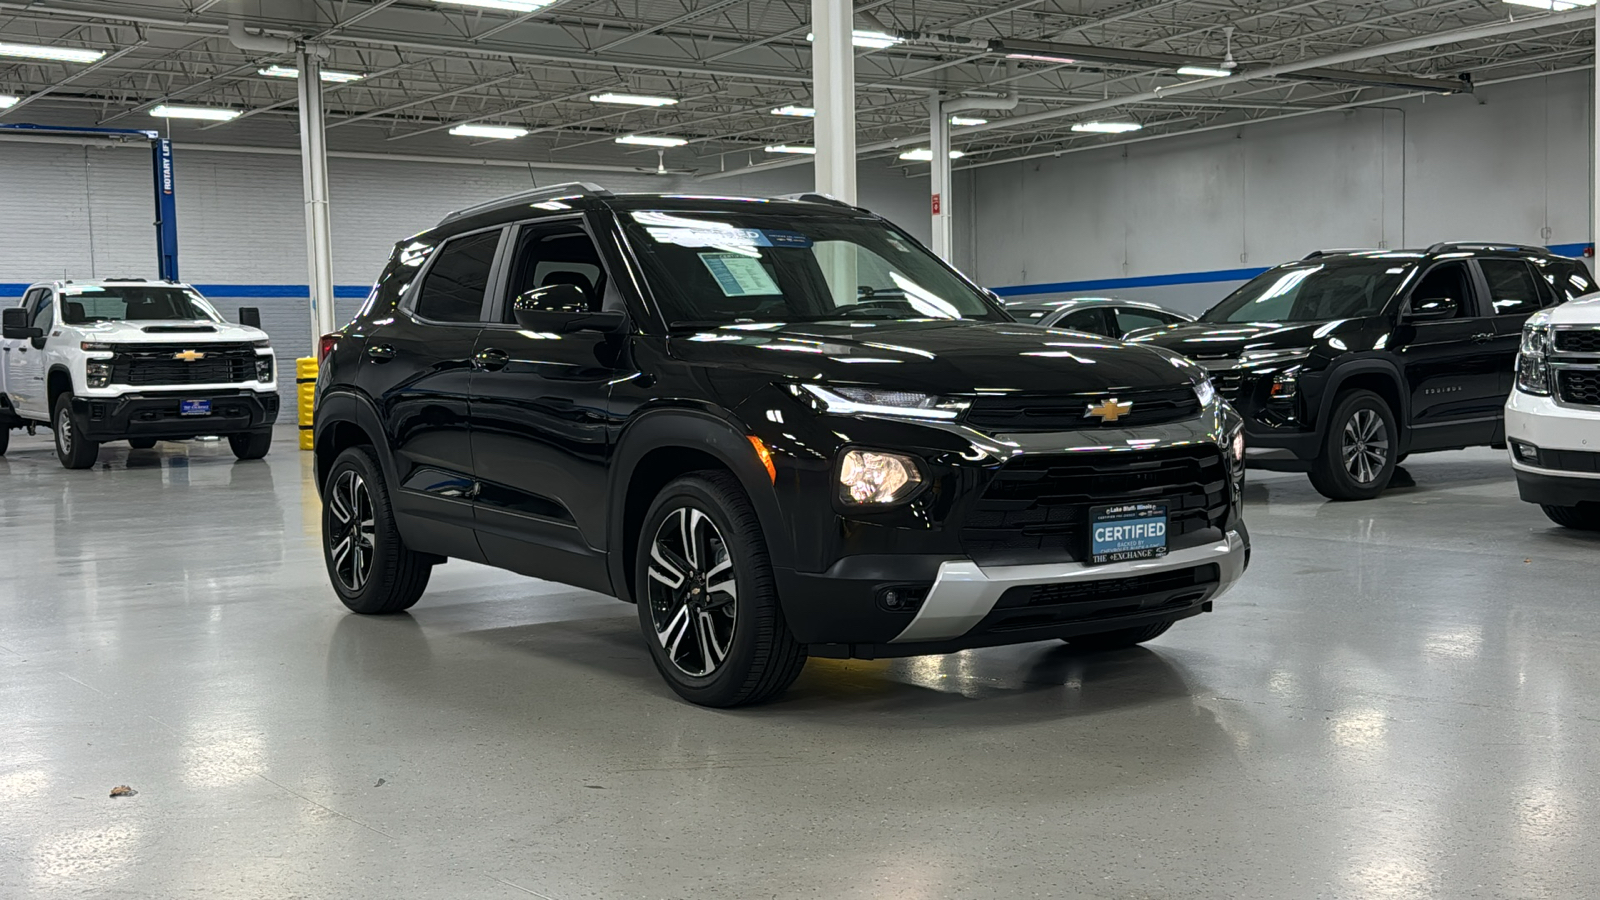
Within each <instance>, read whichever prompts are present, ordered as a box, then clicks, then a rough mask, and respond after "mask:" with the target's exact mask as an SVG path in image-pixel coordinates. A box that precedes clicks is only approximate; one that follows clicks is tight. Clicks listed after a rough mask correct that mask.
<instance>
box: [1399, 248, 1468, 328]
mask: <svg viewBox="0 0 1600 900" xmlns="http://www.w3.org/2000/svg"><path fill="white" fill-rule="evenodd" d="M1443 297H1448V298H1450V299H1452V300H1454V301H1456V303H1458V304H1460V307H1459V309H1458V311H1457V312H1456V315H1455V317H1456V318H1458V319H1469V318H1472V317H1473V316H1476V315H1477V314H1478V309H1477V306H1476V305H1475V304H1474V302H1473V299H1472V287H1471V282H1470V281H1468V279H1467V265H1466V263H1459V262H1451V263H1443V264H1440V265H1437V266H1434V267H1433V268H1432V269H1429V270H1428V274H1426V275H1424V276H1422V281H1420V282H1418V283H1417V287H1416V289H1415V290H1413V291H1412V292H1411V303H1412V304H1413V305H1415V304H1416V303H1417V302H1418V301H1421V300H1437V299H1440V298H1443Z"/></svg>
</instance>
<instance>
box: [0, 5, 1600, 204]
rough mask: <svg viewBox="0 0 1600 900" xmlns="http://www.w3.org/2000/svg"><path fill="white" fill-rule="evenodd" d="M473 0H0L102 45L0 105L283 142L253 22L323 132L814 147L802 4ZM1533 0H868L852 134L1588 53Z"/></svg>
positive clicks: (732, 159) (1554, 66)
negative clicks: (309, 50)
mask: <svg viewBox="0 0 1600 900" xmlns="http://www.w3.org/2000/svg"><path fill="white" fill-rule="evenodd" d="M472 2H474V0H371V2H363V0H320V2H313V0H276V2H260V0H245V2H240V0H221V2H219V0H131V2H117V3H112V2H95V0H79V2H52V3H50V4H48V5H43V4H38V3H27V2H0V44H24V45H41V46H46V47H67V48H78V49H87V50H97V51H104V55H103V56H101V57H99V58H98V59H95V60H93V61H89V62H74V61H63V60H42V59H35V58H27V57H10V56H6V55H3V54H0V96H11V97H15V98H17V100H16V101H15V103H14V104H12V105H11V107H10V108H0V121H10V122H17V121H31V120H33V119H35V118H39V117H43V116H46V115H47V114H48V116H49V117H50V118H51V120H52V121H65V120H68V119H71V120H73V121H74V122H76V123H78V124H95V125H101V126H116V127H141V128H142V127H150V122H151V119H150V117H149V116H150V113H151V111H152V110H154V109H156V108H157V107H174V106H181V107H201V108H203V109H213V110H224V111H227V112H228V113H234V114H236V115H235V116H233V117H232V118H229V119H226V120H222V119H217V120H213V121H207V122H203V123H198V127H199V128H201V129H202V130H203V131H204V133H205V136H204V138H203V139H204V140H208V141H215V142H218V143H246V144H248V143H277V144H282V145H285V146H288V145H291V144H292V141H293V134H292V125H293V122H294V120H295V118H294V117H295V116H296V115H297V109H298V104H297V100H296V82H295V78H296V76H297V72H296V70H295V58H294V55H293V54H292V53H281V54H273V53H269V52H262V51H260V50H244V49H241V48H240V46H239V45H238V43H237V42H236V41H232V40H230V36H229V27H230V24H232V25H233V27H234V28H235V29H238V28H239V27H240V25H241V24H242V25H243V26H245V27H246V28H247V29H248V34H249V35H252V36H256V37H260V38H267V39H270V38H287V39H291V40H293V41H299V42H309V43H313V44H317V45H320V46H322V47H325V48H327V51H328V56H327V58H326V59H325V60H323V63H322V65H323V68H324V70H325V71H324V73H323V74H322V76H321V77H322V79H323V83H324V95H325V107H326V115H327V124H328V128H329V141H330V145H329V146H330V148H331V149H346V150H349V149H362V150H392V151H393V152H395V153H429V154H434V155H453V156H469V157H494V158H502V159H525V160H529V161H539V162H541V163H545V164H548V163H570V164H573V165H575V166H576V165H582V164H584V163H586V162H587V163H597V162H606V163H610V164H616V163H623V164H633V165H637V166H639V167H641V168H651V169H654V168H655V167H656V165H657V161H658V158H660V159H664V160H665V161H666V163H667V164H668V165H671V166H673V168H674V170H675V171H698V172H700V173H703V174H707V175H708V176H709V177H716V176H718V175H721V174H733V173H735V172H737V171H740V170H743V169H746V168H748V167H751V166H755V167H759V168H765V167H771V166H782V165H792V164H796V163H803V162H807V161H808V159H807V157H806V155H805V152H804V151H805V150H806V149H809V147H810V146H811V142H812V139H813V136H812V124H813V123H812V121H811V120H809V119H808V118H806V116H805V115H804V112H805V111H806V110H807V109H808V108H810V107H811V106H812V105H813V103H812V97H811V53H812V46H811V44H810V43H809V42H808V33H809V31H810V22H809V19H810V15H811V4H810V2H809V0H555V2H551V3H547V4H542V5H541V4H540V3H539V2H538V0H526V2H520V0H519V2H511V0H500V2H498V3H493V4H491V5H495V6H499V7H501V8H499V9H486V8H480V7H477V6H473V5H471V4H472ZM477 2H482V0H477ZM1527 2H1529V0H1522V2H1521V3H1518V4H1515V5H1514V4H1511V3H1506V2H1501V0H1184V2H1177V0H1109V2H1108V0H1012V2H1009V3H1002V4H1000V5H998V6H996V5H994V4H990V3H977V2H956V0H916V2H913V0H866V2H857V3H856V4H855V16H854V23H853V24H854V27H855V28H856V29H857V32H856V44H857V46H856V59H855V68H856V85H857V108H858V114H857V122H856V127H857V147H858V151H859V152H860V153H861V155H862V156H863V157H866V158H880V157H881V158H897V157H899V156H900V155H901V154H902V153H907V152H912V151H916V150H918V149H920V150H921V151H922V152H923V153H926V152H927V141H928V130H929V125H928V109H929V107H928V102H929V97H930V96H931V95H942V96H944V97H945V98H946V99H948V100H960V99H963V98H970V99H974V100H982V99H985V98H988V99H1004V100H1006V101H1007V102H1009V100H1010V98H1013V97H1014V98H1016V101H1017V102H1016V104H1015V106H1014V108H1011V109H1001V110H998V111H992V112H988V113H985V112H981V111H980V112H976V113H973V114H971V115H968V116H965V117H963V118H962V119H961V120H960V121H957V122H955V123H954V124H955V127H954V128H952V130H951V133H950V149H951V150H952V151H953V152H955V153H959V154H961V157H960V159H959V160H958V161H957V162H956V163H955V168H957V169H960V168H964V167H970V166H982V165H991V164H995V163H997V162H1004V161H1008V160H1012V159H1019V158H1028V157H1036V156H1041V155H1052V154H1056V153H1070V152H1076V151H1078V150H1080V149H1083V148H1085V147H1093V146H1099V145H1103V144H1108V143H1122V142H1127V141H1131V140H1150V139H1154V138H1159V137H1161V136H1165V135H1172V134H1180V133H1185V132H1191V131H1195V130H1197V129H1214V128H1220V127H1229V126H1233V125H1238V124H1244V123H1249V122H1252V121H1261V120H1268V119H1275V118H1282V117H1285V116H1298V115H1306V114H1311V113H1315V112H1318V111H1323V110H1332V109H1347V108H1352V107H1353V106H1360V105H1371V104H1375V103H1381V102H1383V101H1385V100H1387V99H1394V98H1398V97H1401V96H1411V95H1415V94H1418V93H1423V94H1445V93H1460V92H1465V91H1470V90H1472V88H1473V86H1474V85H1482V84H1485V83H1488V82H1494V81H1499V80H1505V79H1510V78H1520V77H1529V76H1535V75H1538V74H1541V73H1553V72H1562V71H1568V70H1572V69H1576V68H1583V67H1587V66H1590V65H1592V60H1593V56H1594V24H1593V11H1592V10H1590V9H1587V8H1584V7H1579V8H1576V9H1570V10H1566V11H1561V10H1557V11H1551V10H1549V9H1537V8H1532V7H1530V6H1529V5H1526V4H1527ZM1553 5H1554V6H1556V7H1568V6H1569V4H1567V3H1564V2H1561V3H1555V4H1553ZM240 33H241V32H239V31H237V30H236V31H235V35H238V34H240ZM24 110H26V113H24V112H23V111H24ZM776 110H786V111H787V112H788V113H789V114H775V112H774V111H776ZM218 115H219V116H220V115H223V113H219V114H218ZM274 125H275V126H276V127H272V126H274ZM285 126H288V127H285ZM463 126H482V127H478V128H472V127H467V128H465V129H463ZM495 126H498V128H497V127H495ZM506 128H509V129H510V130H509V131H506V130H503V129H506ZM453 130H454V131H455V133H452V131H453ZM1135 130H1136V131H1137V132H1138V134H1136V135H1134V134H1131V132H1133V131H1135ZM507 137H509V138H514V139H513V140H506V139H505V138H507ZM630 137H631V138H633V139H636V140H641V141H643V142H645V143H641V144H639V145H630V144H619V143H618V138H630ZM679 142H681V143H679ZM774 147H784V148H788V150H787V151H786V152H775V151H770V150H769V148H774ZM797 148H798V150H797ZM663 151H664V153H665V155H664V156H659V154H662V153H663ZM906 164H907V165H913V166H914V165H919V163H918V162H916V161H915V160H912V161H908V162H907V163H906Z"/></svg>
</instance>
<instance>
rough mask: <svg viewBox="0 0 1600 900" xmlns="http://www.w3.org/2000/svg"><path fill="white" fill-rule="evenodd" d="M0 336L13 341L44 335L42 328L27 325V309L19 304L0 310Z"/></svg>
mask: <svg viewBox="0 0 1600 900" xmlns="http://www.w3.org/2000/svg"><path fill="white" fill-rule="evenodd" d="M0 337H4V338H6V339H7V340H13V341H25V340H28V339H29V338H42V337H44V329H42V328H30V327H28V311H27V310H26V309H23V308H22V307H20V306H13V307H11V308H10V309H7V310H4V311H0Z"/></svg>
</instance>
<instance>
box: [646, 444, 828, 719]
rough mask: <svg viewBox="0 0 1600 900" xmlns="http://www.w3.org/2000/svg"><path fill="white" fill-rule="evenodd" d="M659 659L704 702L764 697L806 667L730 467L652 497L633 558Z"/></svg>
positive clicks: (737, 702)
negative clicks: (729, 469) (635, 554)
mask: <svg viewBox="0 0 1600 900" xmlns="http://www.w3.org/2000/svg"><path fill="white" fill-rule="evenodd" d="M634 599H635V600H636V601H637V603H638V607H639V627H640V630H641V631H643V632H644V639H645V644H646V645H648V646H649V648H650V658H651V659H652V660H653V661H654V662H655V664H656V669H657V670H658V671H660V672H661V677H662V678H664V679H666V682H667V684H668V685H669V686H671V688H672V689H673V690H674V691H677V692H678V696H680V697H682V698H683V699H685V700H688V701H689V702H690V703H696V704H699V705H701V706H713V707H732V706H743V705H745V704H750V703H760V702H761V701H763V700H768V699H771V698H773V697H776V696H777V695H779V694H781V693H783V692H784V691H785V690H787V689H788V687H789V685H790V684H793V683H794V680H795V678H797V677H799V675H800V670H801V669H802V668H804V667H805V664H806V648H805V646H804V645H803V644H801V643H799V642H798V641H796V640H795V639H794V635H792V634H791V633H790V632H789V626H788V623H786V622H785V621H784V618H783V609H782V607H781V606H780V605H779V602H778V588H777V583H776V581H775V580H774V578H773V574H772V563H771V561H770V559H769V557H768V555H767V545H766V541H765V539H764V538H763V537H762V533H761V523H760V521H759V520H758V519H757V518H756V511H755V508H754V507H753V506H751V505H750V499H749V498H748V497H747V496H745V493H744V489H743V488H742V487H740V485H739V482H738V480H737V479H735V478H734V477H733V476H732V475H730V474H728V473H726V472H715V471H707V472H696V473H693V474H691V475H685V476H683V477H682V478H679V479H677V480H676V481H673V482H672V483H671V484H668V485H667V486H666V487H665V488H663V489H662V491H661V493H660V494H659V495H657V496H656V499H655V500H654V501H653V502H652V503H651V504H650V511H649V512H648V513H647V514H646V515H645V519H644V527H643V528H641V529H640V531H639V546H638V553H637V558H636V561H635V564H634Z"/></svg>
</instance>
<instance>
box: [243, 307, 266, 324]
mask: <svg viewBox="0 0 1600 900" xmlns="http://www.w3.org/2000/svg"><path fill="white" fill-rule="evenodd" d="M239 324H240V325H243V326H244V327H246V328H260V327H261V309H260V308H259V307H255V306H241V307H239Z"/></svg>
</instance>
